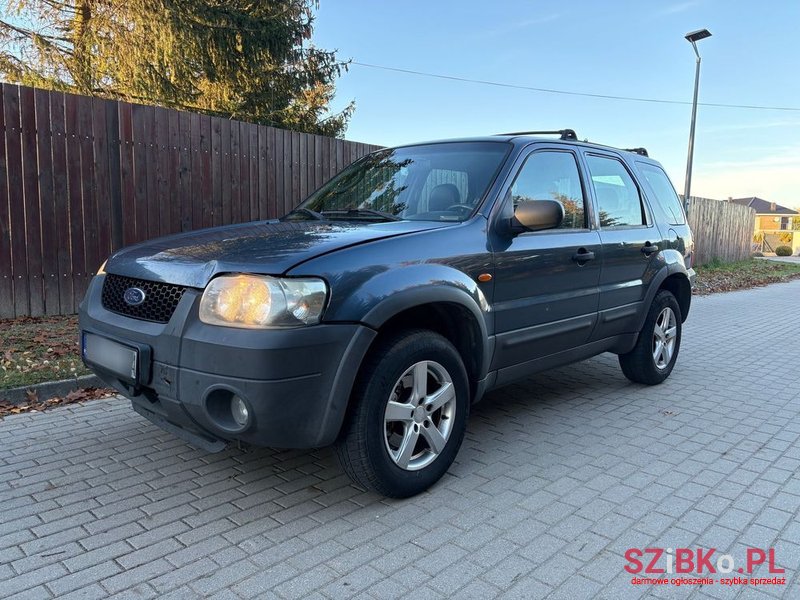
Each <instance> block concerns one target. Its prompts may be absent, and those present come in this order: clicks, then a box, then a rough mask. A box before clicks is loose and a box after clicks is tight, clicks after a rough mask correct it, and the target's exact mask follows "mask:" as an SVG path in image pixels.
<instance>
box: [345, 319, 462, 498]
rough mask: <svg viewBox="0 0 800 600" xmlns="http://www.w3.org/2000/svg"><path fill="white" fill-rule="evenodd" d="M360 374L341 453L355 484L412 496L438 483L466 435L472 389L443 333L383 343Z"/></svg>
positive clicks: (392, 338)
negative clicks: (470, 389) (470, 391)
mask: <svg viewBox="0 0 800 600" xmlns="http://www.w3.org/2000/svg"><path fill="white" fill-rule="evenodd" d="M371 354H372V355H371V356H370V357H369V358H367V360H366V361H365V363H364V365H363V366H362V368H361V371H360V372H359V375H358V378H357V380H356V384H355V387H354V390H353V396H352V398H351V407H350V411H349V414H348V417H347V419H346V422H345V424H344V427H343V430H342V434H341V436H340V438H339V441H338V442H337V444H336V452H337V454H338V456H339V461H340V462H341V464H342V468H343V469H344V470H345V472H346V473H347V474H348V475H349V476H350V478H351V479H353V481H355V482H356V483H358V484H360V485H362V486H364V487H366V488H369V489H372V490H374V491H376V492H378V493H379V494H382V495H384V496H389V497H392V498H407V497H409V496H413V495H415V494H418V493H420V492H422V491H424V490H426V489H428V488H429V487H430V486H431V485H433V484H434V483H436V482H437V481H438V480H439V479H440V478H441V477H442V475H444V473H445V472H446V471H447V469H448V468H449V467H450V465H451V464H452V462H453V460H454V459H455V456H456V454H457V452H458V449H459V447H460V446H461V442H462V440H463V438H464V432H465V431H466V425H467V416H468V413H469V384H468V379H467V373H466V369H465V368H464V363H463V361H462V360H461V356H460V355H459V354H458V351H457V350H456V349H455V348H454V347H453V345H452V344H451V343H450V342H449V341H448V340H447V339H445V338H444V337H442V336H441V335H439V334H437V333H434V332H432V331H427V330H413V331H406V332H402V333H399V334H395V335H392V336H389V337H387V338H386V339H384V340H383V341H381V342H379V343H378V345H377V347H376V348H375V349H374V351H371Z"/></svg>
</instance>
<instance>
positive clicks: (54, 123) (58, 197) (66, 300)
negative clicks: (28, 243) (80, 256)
mask: <svg viewBox="0 0 800 600" xmlns="http://www.w3.org/2000/svg"><path fill="white" fill-rule="evenodd" d="M49 96H50V129H51V132H52V140H51V147H52V151H53V204H54V211H55V214H56V217H57V221H56V232H57V233H56V237H55V238H54V239H55V245H56V248H57V255H58V258H57V260H58V265H57V269H56V273H57V276H58V279H59V284H58V294H59V302H58V304H59V307H60V310H61V314H70V313H72V312H74V310H75V298H74V296H73V293H74V292H73V289H72V221H71V218H70V212H69V183H68V179H67V141H66V136H67V128H66V117H65V115H64V94H63V93H61V92H50V94H49Z"/></svg>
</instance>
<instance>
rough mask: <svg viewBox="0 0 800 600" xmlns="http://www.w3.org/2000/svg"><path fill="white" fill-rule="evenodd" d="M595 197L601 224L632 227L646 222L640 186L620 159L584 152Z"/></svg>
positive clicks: (602, 225)
mask: <svg viewBox="0 0 800 600" xmlns="http://www.w3.org/2000/svg"><path fill="white" fill-rule="evenodd" d="M586 162H587V163H588V165H589V172H590V173H591V176H592V186H593V187H594V192H595V196H596V197H597V208H598V210H599V212H600V215H599V216H600V226H601V227H631V226H641V225H645V224H646V223H647V220H646V219H645V215H644V209H643V207H642V200H641V198H640V197H639V189H638V188H637V187H636V183H634V181H633V178H632V177H631V176H630V174H629V173H628V170H627V169H626V168H625V166H624V165H623V164H622V162H621V161H619V160H617V159H615V158H607V157H604V156H594V155H591V154H590V155H587V156H586Z"/></svg>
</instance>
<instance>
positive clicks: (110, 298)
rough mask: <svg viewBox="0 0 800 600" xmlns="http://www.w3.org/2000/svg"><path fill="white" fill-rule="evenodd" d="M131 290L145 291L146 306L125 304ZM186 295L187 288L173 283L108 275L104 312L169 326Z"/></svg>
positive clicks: (104, 288)
mask: <svg viewBox="0 0 800 600" xmlns="http://www.w3.org/2000/svg"><path fill="white" fill-rule="evenodd" d="M130 288H139V289H140V290H142V291H143V292H144V294H145V297H144V302H142V303H141V304H139V305H138V306H131V305H130V304H128V303H127V302H125V299H124V295H125V291H126V290H128V289H130ZM185 291H186V288H185V287H183V286H180V285H172V284H171V283H160V282H157V281H145V280H144V279H134V278H132V277H123V276H121V275H111V274H108V275H106V280H105V283H103V296H102V298H103V308H105V309H106V310H110V311H111V312H115V313H117V314H120V315H125V316H126V317H133V318H134V319H142V320H144V321H153V322H155V323H166V322H167V321H169V319H170V317H172V313H174V312H175V307H177V306H178V302H180V299H181V297H182V296H183V293H184V292H185Z"/></svg>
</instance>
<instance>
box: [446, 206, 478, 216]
mask: <svg viewBox="0 0 800 600" xmlns="http://www.w3.org/2000/svg"><path fill="white" fill-rule="evenodd" d="M473 208H475V207H474V206H472V205H470V204H453V205H452V206H448V207H447V210H448V211H450V210H452V211H456V212H463V213H464V215H465V216H467V215H469V214H471V213H472V210H473Z"/></svg>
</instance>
